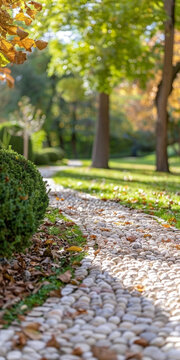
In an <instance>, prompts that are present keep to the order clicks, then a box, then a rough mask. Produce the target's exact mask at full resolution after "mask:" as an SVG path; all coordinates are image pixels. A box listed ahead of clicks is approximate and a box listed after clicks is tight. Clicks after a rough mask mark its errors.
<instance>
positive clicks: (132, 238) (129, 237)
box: [126, 235, 136, 242]
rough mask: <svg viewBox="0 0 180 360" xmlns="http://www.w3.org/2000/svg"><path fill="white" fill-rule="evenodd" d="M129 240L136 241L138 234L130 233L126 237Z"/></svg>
mask: <svg viewBox="0 0 180 360" xmlns="http://www.w3.org/2000/svg"><path fill="white" fill-rule="evenodd" d="M126 239H127V240H128V241H130V242H134V241H136V236H135V235H130V236H127V238H126Z"/></svg>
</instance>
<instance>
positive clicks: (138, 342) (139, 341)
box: [134, 338, 149, 347]
mask: <svg viewBox="0 0 180 360" xmlns="http://www.w3.org/2000/svg"><path fill="white" fill-rule="evenodd" d="M134 344H136V345H141V346H143V347H146V346H148V345H149V342H148V341H147V340H146V339H143V338H140V339H136V340H135V341H134Z"/></svg>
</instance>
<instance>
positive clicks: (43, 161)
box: [34, 148, 64, 165]
mask: <svg viewBox="0 0 180 360" xmlns="http://www.w3.org/2000/svg"><path fill="white" fill-rule="evenodd" d="M63 157H64V151H63V150H62V149H61V148H45V149H41V150H39V151H38V152H36V153H35V158H34V162H35V164H36V165H48V164H50V163H53V162H56V161H58V160H62V159H63Z"/></svg>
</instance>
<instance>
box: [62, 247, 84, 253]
mask: <svg viewBox="0 0 180 360" xmlns="http://www.w3.org/2000/svg"><path fill="white" fill-rule="evenodd" d="M82 250H83V249H82V248H81V247H79V246H70V247H69V248H67V249H66V251H72V252H80V251H82Z"/></svg>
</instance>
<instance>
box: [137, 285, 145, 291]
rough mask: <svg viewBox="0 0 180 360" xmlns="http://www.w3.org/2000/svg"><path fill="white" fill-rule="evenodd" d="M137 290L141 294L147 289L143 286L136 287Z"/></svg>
mask: <svg viewBox="0 0 180 360" xmlns="http://www.w3.org/2000/svg"><path fill="white" fill-rule="evenodd" d="M135 289H136V290H137V291H139V292H143V291H144V290H145V287H144V286H143V285H136V286H135Z"/></svg>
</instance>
